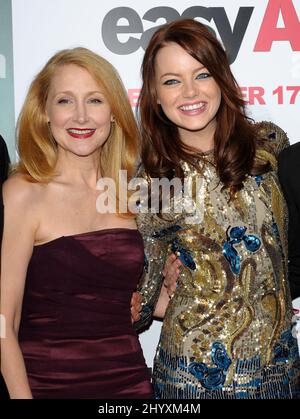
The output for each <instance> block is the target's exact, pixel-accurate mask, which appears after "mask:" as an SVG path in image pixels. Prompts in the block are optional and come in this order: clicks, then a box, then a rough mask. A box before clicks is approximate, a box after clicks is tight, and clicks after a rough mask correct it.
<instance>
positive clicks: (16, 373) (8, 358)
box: [1, 330, 32, 399]
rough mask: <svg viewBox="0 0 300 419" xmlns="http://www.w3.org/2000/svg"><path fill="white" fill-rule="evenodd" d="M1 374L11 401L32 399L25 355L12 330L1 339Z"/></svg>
mask: <svg viewBox="0 0 300 419" xmlns="http://www.w3.org/2000/svg"><path fill="white" fill-rule="evenodd" d="M1 372H2V375H3V377H4V380H5V383H6V386H7V389H8V392H9V395H10V397H11V399H32V394H31V390H30V387H29V382H28V378H27V374H26V369H25V363H24V359H23V355H22V352H21V349H20V346H19V343H18V340H17V337H16V335H15V333H14V332H13V331H12V330H7V335H6V337H5V338H2V339H1Z"/></svg>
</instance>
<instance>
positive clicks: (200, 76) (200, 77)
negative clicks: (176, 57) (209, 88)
mask: <svg viewBox="0 0 300 419" xmlns="http://www.w3.org/2000/svg"><path fill="white" fill-rule="evenodd" d="M208 77H211V75H210V74H209V73H207V72H206V73H200V74H198V76H197V77H196V79H198V80H201V79H207V78H208Z"/></svg>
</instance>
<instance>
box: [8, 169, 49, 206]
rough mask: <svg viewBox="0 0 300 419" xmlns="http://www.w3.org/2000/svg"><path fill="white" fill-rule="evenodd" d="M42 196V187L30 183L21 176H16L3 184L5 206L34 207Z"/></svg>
mask: <svg viewBox="0 0 300 419" xmlns="http://www.w3.org/2000/svg"><path fill="white" fill-rule="evenodd" d="M42 194H43V186H42V185H40V184H39V183H34V182H30V181H28V180H27V179H26V177H25V176H23V175H21V174H14V175H12V176H10V177H9V178H8V179H7V180H6V181H5V182H4V183H3V200H4V204H5V203H8V204H10V205H14V204H23V205H29V204H31V205H32V204H34V203H36V201H37V200H39V199H40V198H41V195H42Z"/></svg>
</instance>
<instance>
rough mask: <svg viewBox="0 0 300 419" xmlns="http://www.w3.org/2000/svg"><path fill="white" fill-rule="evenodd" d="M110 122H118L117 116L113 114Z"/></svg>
mask: <svg viewBox="0 0 300 419" xmlns="http://www.w3.org/2000/svg"><path fill="white" fill-rule="evenodd" d="M110 122H112V123H114V122H116V118H115V117H114V115H111V117H110Z"/></svg>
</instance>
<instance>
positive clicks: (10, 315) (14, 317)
mask: <svg viewBox="0 0 300 419" xmlns="http://www.w3.org/2000/svg"><path fill="white" fill-rule="evenodd" d="M3 200H4V231H3V242H2V249H1V313H2V314H3V316H4V319H5V323H6V336H5V337H4V338H2V339H1V371H2V374H3V376H4V379H5V382H6V385H7V388H8V391H9V394H10V397H11V398H18V399H27V398H32V394H31V391H30V387H29V383H28V378H27V375H26V369H25V364H24V359H23V356H22V353H21V349H20V346H19V343H18V330H19V325H20V318H21V312H22V300H23V294H24V286H25V278H26V272H27V267H28V263H29V260H30V257H31V254H32V249H33V244H34V232H35V226H34V219H35V217H34V214H33V212H32V210H31V209H32V207H33V203H34V199H33V196H32V186H31V185H30V184H28V182H26V181H24V180H22V179H20V178H18V177H16V178H14V177H13V178H11V179H9V180H8V181H7V182H6V183H5V184H4V186H3Z"/></svg>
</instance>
